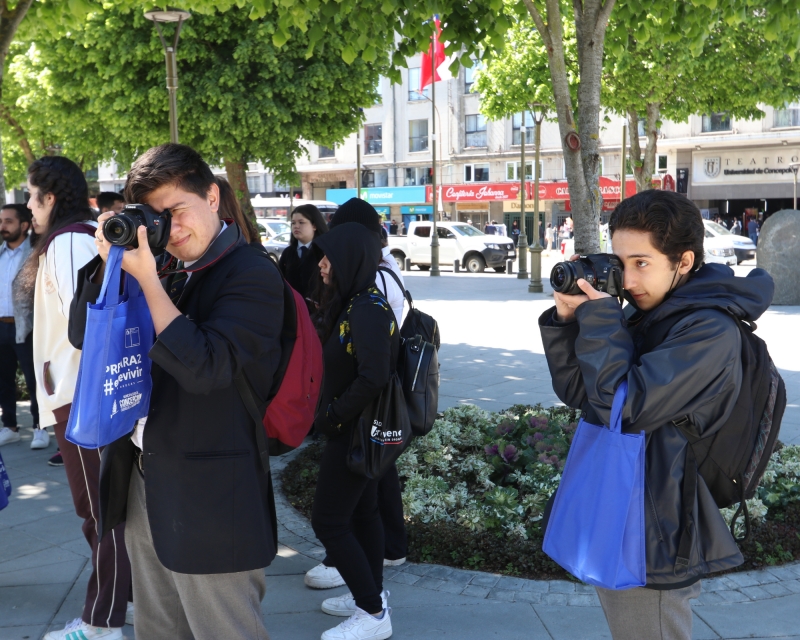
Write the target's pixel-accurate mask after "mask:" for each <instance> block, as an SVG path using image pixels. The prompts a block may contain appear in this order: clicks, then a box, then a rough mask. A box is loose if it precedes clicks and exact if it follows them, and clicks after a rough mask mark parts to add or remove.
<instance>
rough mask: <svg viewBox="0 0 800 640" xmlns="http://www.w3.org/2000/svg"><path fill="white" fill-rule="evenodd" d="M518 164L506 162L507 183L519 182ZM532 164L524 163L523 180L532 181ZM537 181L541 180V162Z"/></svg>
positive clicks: (540, 162)
mask: <svg viewBox="0 0 800 640" xmlns="http://www.w3.org/2000/svg"><path fill="white" fill-rule="evenodd" d="M520 164H521V163H519V162H506V180H508V181H509V182H519V180H520V175H519V167H520ZM534 177H535V176H534V175H533V163H532V162H526V163H525V179H526V180H530V181H533V179H534ZM539 179H540V180H541V179H542V161H541V160H540V161H539Z"/></svg>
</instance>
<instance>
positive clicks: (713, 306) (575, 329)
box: [539, 264, 774, 589]
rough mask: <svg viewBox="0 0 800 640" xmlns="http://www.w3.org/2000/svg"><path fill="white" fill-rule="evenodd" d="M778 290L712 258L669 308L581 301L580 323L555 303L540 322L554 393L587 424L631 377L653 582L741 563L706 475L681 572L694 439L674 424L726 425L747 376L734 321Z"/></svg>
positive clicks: (628, 418) (628, 415) (757, 275)
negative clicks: (661, 327) (658, 337)
mask: <svg viewBox="0 0 800 640" xmlns="http://www.w3.org/2000/svg"><path fill="white" fill-rule="evenodd" d="M773 288H774V285H773V282H772V278H771V277H770V276H769V274H767V273H766V271H763V270H762V269H754V270H753V271H752V272H750V274H749V275H748V277H746V278H737V277H734V274H733V271H732V270H731V269H730V268H729V267H725V266H722V265H715V264H709V265H705V266H703V267H701V268H700V269H699V270H698V271H697V273H695V274H694V275H693V276H692V278H691V279H690V280H689V281H688V282H687V283H686V284H684V285H683V286H681V287H679V288H678V289H676V290H675V291H674V292H673V293H672V294H671V296H670V297H669V298H668V299H667V300H666V301H664V302H663V303H662V304H661V305H659V306H658V307H656V308H655V309H653V310H651V311H649V312H646V313H637V314H635V315H634V316H632V317H631V320H630V321H627V320H626V319H625V317H624V316H623V311H622V308H621V307H620V305H619V304H618V303H617V301H616V300H615V299H613V298H603V299H601V300H593V301H592V300H590V301H588V302H586V303H584V304H582V305H580V306H579V307H578V309H577V311H576V314H575V317H576V321H574V322H568V323H560V322H558V321H557V320H556V319H555V309H554V308H553V309H549V310H548V311H546V312H545V313H544V314H542V316H541V317H540V318H539V326H540V329H541V333H542V341H543V343H544V349H545V355H546V357H547V364H548V366H549V368H550V374H551V376H552V378H553V389H554V390H555V392H556V395H558V397H559V398H560V399H561V400H562V401H563V402H564V403H565V404H567V405H568V406H571V407H575V408H579V409H581V410H582V411H584V412H585V416H586V418H587V420H588V421H589V422H593V423H595V424H608V423H609V420H610V417H611V404H612V400H613V397H614V391H615V390H616V388H617V386H619V383H620V382H621V381H622V380H623V379H624V380H627V382H628V400H627V402H626V404H625V410H624V412H623V416H622V419H623V424H622V427H623V431H627V432H630V433H638V432H640V431H644V432H645V434H646V451H645V484H646V491H645V533H646V558H647V586H648V587H651V588H656V589H676V588H680V587H684V586H687V585H689V584H692V583H694V582H696V581H697V580H699V579H700V578H702V577H703V576H704V575H705V574H708V573H711V572H714V571H722V570H725V569H730V568H732V567H735V566H737V565H739V564H741V563H742V562H743V558H742V554H741V553H740V551H739V549H738V547H737V545H736V542H735V541H734V540H733V537H732V535H731V533H730V531H729V529H728V527H727V525H726V523H725V521H724V519H723V518H722V516H721V514H720V512H719V509H718V508H717V506H716V504H715V502H714V499H713V498H712V496H711V493H710V492H709V490H708V487H707V486H706V485H705V483H704V482H703V479H702V477H698V486H697V494H696V498H695V504H694V507H693V519H694V523H695V527H694V531H693V544H692V552H691V557H690V559H689V566H688V567H687V568H685V569H681V570H678V571H676V565H675V560H676V557H677V549H678V544H679V541H680V536H681V531H682V522H681V513H682V499H681V488H682V484H683V477H684V466H685V459H686V447H687V446H688V441H687V439H686V437H685V436H684V435H683V434H682V433H681V431H680V430H679V429H678V428H677V427H676V426H675V425H674V424H673V421H676V420H680V419H681V418H683V417H685V416H688V418H689V420H690V421H691V424H692V425H693V426H694V428H695V429H696V430H697V432H698V434H699V435H710V434H712V433H713V432H714V431H716V430H718V429H719V428H720V427H721V426H722V425H723V424H724V423H725V421H726V420H727V418H728V416H729V415H730V412H731V411H732V409H733V404H734V400H735V398H736V396H737V394H738V393H739V388H740V386H741V378H742V364H741V335H740V332H739V329H738V327H737V325H736V321H735V320H734V317H736V318H739V319H742V320H751V321H752V320H756V319H757V318H759V317H760V316H761V314H762V313H763V312H764V311H765V310H766V309H767V307H768V306H769V304H770V302H771V301H772V293H773ZM661 323H667V326H671V328H670V329H669V331H668V332H666V337H665V338H664V340H663V342H662V343H661V344H659V345H657V346H655V347H654V348H652V350H650V351H649V352H647V353H642V350H643V349H642V347H643V344H644V336H646V335H647V331H648V329H649V328H652V327H654V326H655V325H656V324H661ZM662 335H664V334H663V333H662Z"/></svg>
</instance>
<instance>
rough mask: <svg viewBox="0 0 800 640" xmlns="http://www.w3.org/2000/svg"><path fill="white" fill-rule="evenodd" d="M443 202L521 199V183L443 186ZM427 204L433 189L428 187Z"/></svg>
mask: <svg viewBox="0 0 800 640" xmlns="http://www.w3.org/2000/svg"><path fill="white" fill-rule="evenodd" d="M441 189H442V202H492V201H495V202H496V201H501V202H502V201H503V200H518V199H519V183H517V182H505V183H503V182H500V183H483V184H482V183H474V184H443V185H442V187H441ZM425 193H426V202H431V187H430V186H428V187H426V192H425Z"/></svg>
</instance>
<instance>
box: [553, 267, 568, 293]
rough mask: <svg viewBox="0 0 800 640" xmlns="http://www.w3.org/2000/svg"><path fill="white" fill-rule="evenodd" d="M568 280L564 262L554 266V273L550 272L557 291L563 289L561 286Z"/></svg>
mask: <svg viewBox="0 0 800 640" xmlns="http://www.w3.org/2000/svg"><path fill="white" fill-rule="evenodd" d="M566 281H567V272H566V269H564V265H563V264H557V265H556V266H555V267H554V268H553V273H551V274H550V284H552V285H553V289H555V290H556V291H561V288H562V287H563V286H564V283H565V282H566Z"/></svg>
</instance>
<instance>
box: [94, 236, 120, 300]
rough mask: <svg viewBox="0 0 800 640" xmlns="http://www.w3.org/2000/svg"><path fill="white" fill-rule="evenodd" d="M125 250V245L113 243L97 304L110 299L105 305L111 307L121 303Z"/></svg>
mask: <svg viewBox="0 0 800 640" xmlns="http://www.w3.org/2000/svg"><path fill="white" fill-rule="evenodd" d="M124 252H125V247H119V246H117V245H113V246H112V247H111V250H110V251H109V252H108V261H107V262H106V272H105V275H104V276H103V286H102V288H101V289H100V295H99V296H98V297H97V304H101V303H102V302H103V300H106V294H108V299H107V300H106V304H105V306H107V307H111V306H116V305H118V304H119V281H120V278H121V277H122V273H121V272H122V254H123V253H124ZM109 286H110V288H109Z"/></svg>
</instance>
